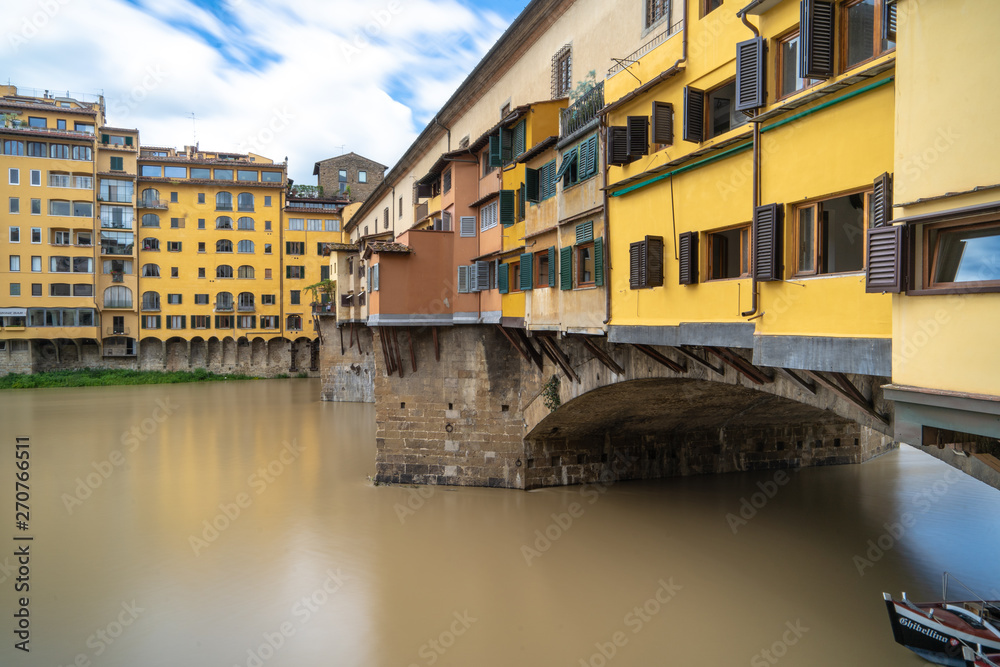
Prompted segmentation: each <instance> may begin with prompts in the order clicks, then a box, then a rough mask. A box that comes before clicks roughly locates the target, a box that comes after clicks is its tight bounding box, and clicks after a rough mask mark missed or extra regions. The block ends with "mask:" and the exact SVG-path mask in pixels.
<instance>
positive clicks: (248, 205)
mask: <svg viewBox="0 0 1000 667" xmlns="http://www.w3.org/2000/svg"><path fill="white" fill-rule="evenodd" d="M236 210H238V211H253V194H251V193H249V192H241V193H240V194H239V196H237V197H236Z"/></svg>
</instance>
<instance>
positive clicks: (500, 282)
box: [497, 264, 510, 294]
mask: <svg viewBox="0 0 1000 667" xmlns="http://www.w3.org/2000/svg"><path fill="white" fill-rule="evenodd" d="M508 272H509V269H508V267H507V265H506V264H501V265H500V266H498V267H497V286H498V287H499V289H500V293H501V294H507V293H508V292H510V284H509V283H510V281H509V279H508Z"/></svg>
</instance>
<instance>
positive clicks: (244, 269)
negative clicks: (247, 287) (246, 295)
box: [236, 264, 253, 279]
mask: <svg viewBox="0 0 1000 667" xmlns="http://www.w3.org/2000/svg"><path fill="white" fill-rule="evenodd" d="M236 275H237V277H238V278H250V279H252V278H253V267H252V266H249V265H247V264H244V265H243V266H241V267H240V268H239V270H238V271H237V274H236Z"/></svg>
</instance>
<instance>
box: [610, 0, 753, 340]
mask: <svg viewBox="0 0 1000 667" xmlns="http://www.w3.org/2000/svg"><path fill="white" fill-rule="evenodd" d="M681 5H682V6H683V8H684V11H683V14H682V16H681V57H680V58H678V59H677V62H675V63H674V64H673V65H671V66H670V67H668V68H667V69H666V70H665V71H664V72H663V73H661V74H660V75H659V76H657V77H656V78H655V79H652V80H651V81H650V83H654V82H655V81H657V80H659V79H661V78H668V76H673V74H674V70H675V68H677V67H680V66H681V65H683V64H684V63H686V62H687V57H688V0H684V1H683V2H682V3H681ZM667 72H669V73H670V74H669V75H667ZM630 95H631V94H627V95H625V96H624V97H622V98H621V99H620V100H618V101H617V102H616V104H617V103H621V102H624V101H626V100H628V99H629V97H630ZM632 96H633V97H634V95H632ZM607 119H608V116H607V114H602V115H601V123H600V133H601V155H603V156H604V158H605V159H604V165H603V166H604V169H603V170H602V171H603V173H604V176H603V178H604V247H605V254H606V255H607V257H608V261H607V262H605V265H606V266H605V268H604V271H605V273H606V274H607V275H606V278H607V276H610V275H611V261H610V258H611V225H610V224H609V215H608V201H609V200H610V197H609V196H608V190H607V187H608V164H607V163H608V161H607V157H608V132H607V127H608V124H607ZM755 145H756V144H755ZM672 199H673V195H671V200H672ZM604 287H605V295H604V311H605V318H604V324H607V323H608V322H610V321H611V281H609V280H607V279H605V281H604Z"/></svg>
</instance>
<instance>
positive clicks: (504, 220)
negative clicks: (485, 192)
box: [500, 190, 517, 227]
mask: <svg viewBox="0 0 1000 667" xmlns="http://www.w3.org/2000/svg"><path fill="white" fill-rule="evenodd" d="M516 194H517V193H515V192H514V191H513V190H501V191H500V224H501V225H503V226H504V227H509V226H511V225H513V224H514V223H515V222H517V220H516V218H517V209H516V202H517V200H516Z"/></svg>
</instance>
